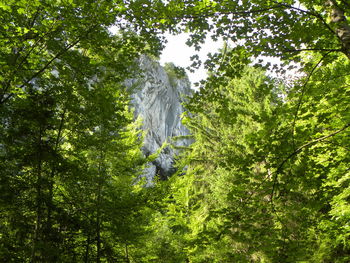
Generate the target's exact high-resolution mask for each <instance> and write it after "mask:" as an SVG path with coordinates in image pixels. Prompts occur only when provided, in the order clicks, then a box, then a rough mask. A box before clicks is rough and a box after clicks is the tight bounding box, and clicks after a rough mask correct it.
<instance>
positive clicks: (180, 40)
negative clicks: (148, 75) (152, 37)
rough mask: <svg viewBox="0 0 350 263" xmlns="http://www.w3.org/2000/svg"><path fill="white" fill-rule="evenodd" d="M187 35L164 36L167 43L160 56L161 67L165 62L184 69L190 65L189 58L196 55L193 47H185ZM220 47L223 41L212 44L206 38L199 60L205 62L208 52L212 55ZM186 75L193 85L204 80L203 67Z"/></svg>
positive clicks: (211, 41) (212, 42)
mask: <svg viewBox="0 0 350 263" xmlns="http://www.w3.org/2000/svg"><path fill="white" fill-rule="evenodd" d="M188 35H189V34H187V33H182V34H179V35H176V36H173V35H170V34H166V35H165V36H166V38H167V40H168V43H167V44H166V47H165V49H164V50H163V52H162V55H161V56H160V64H161V65H164V63H166V62H173V63H174V64H175V66H178V67H183V68H186V67H188V66H190V65H191V64H192V63H191V60H190V57H191V56H192V55H194V54H196V51H195V49H194V47H189V46H187V45H186V40H187V38H188ZM222 46H223V41H220V40H218V41H217V42H214V41H213V40H212V39H211V38H210V37H208V38H207V40H206V42H205V43H204V45H203V46H202V49H201V50H200V51H199V53H198V55H199V58H200V59H201V60H202V61H205V60H206V58H207V54H208V53H209V52H212V53H214V52H215V51H217V50H218V49H219V48H221V47H222ZM187 75H188V77H189V79H190V81H191V83H192V84H193V83H195V82H198V81H200V80H201V79H204V78H205V77H206V71H205V69H204V67H203V66H201V67H200V68H199V69H198V70H196V71H195V72H194V73H191V72H189V71H187Z"/></svg>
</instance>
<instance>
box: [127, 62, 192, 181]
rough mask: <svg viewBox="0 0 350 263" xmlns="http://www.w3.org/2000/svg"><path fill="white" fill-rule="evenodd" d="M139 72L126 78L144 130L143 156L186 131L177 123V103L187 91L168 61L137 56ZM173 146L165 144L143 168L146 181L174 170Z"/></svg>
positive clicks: (185, 142) (183, 79)
mask: <svg viewBox="0 0 350 263" xmlns="http://www.w3.org/2000/svg"><path fill="white" fill-rule="evenodd" d="M139 65H140V69H141V71H142V73H141V76H140V77H137V78H133V79H130V80H128V82H127V86H129V87H132V92H133V95H132V104H133V106H134V108H135V116H141V118H142V120H143V129H144V130H145V131H146V137H145V142H144V146H143V149H142V150H143V152H144V154H145V155H146V156H148V155H150V154H152V153H155V152H156V151H157V150H158V149H159V148H160V147H161V146H162V145H163V143H164V142H166V141H167V142H170V141H171V138H172V137H176V136H185V135H188V134H189V133H188V130H187V129H186V128H185V127H184V126H183V125H182V123H181V114H182V113H183V112H184V108H183V106H182V105H181V103H182V102H183V99H184V98H185V96H186V95H189V94H190V93H191V88H190V82H189V80H188V78H187V76H186V75H185V74H184V73H181V72H179V70H178V69H177V68H176V67H175V66H174V65H172V64H168V65H167V66H166V67H162V66H160V65H159V63H158V62H156V61H154V60H152V59H150V58H149V57H147V56H142V57H141V58H140V60H139ZM174 144H175V145H176V146H186V145H188V144H189V140H188V139H180V140H176V141H175V142H174ZM175 153H176V150H174V149H173V148H171V147H165V148H164V149H163V150H162V151H161V153H160V155H159V156H158V158H157V159H156V160H155V161H154V162H152V163H151V164H150V165H149V167H148V168H147V169H146V171H145V176H146V178H147V181H148V182H151V181H152V180H153V178H154V177H155V176H156V175H158V176H159V177H160V178H165V177H167V176H169V175H171V174H172V173H173V172H174V168H173V162H174V154H175Z"/></svg>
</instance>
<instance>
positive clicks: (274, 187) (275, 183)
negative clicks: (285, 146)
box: [271, 123, 350, 202]
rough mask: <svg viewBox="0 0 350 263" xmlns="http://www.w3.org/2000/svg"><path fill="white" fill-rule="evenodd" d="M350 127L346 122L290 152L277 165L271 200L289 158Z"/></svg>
mask: <svg viewBox="0 0 350 263" xmlns="http://www.w3.org/2000/svg"><path fill="white" fill-rule="evenodd" d="M349 127H350V123H348V124H346V125H345V126H344V127H343V128H341V129H339V130H337V131H335V132H332V133H330V134H328V135H325V136H322V137H320V138H317V139H315V140H313V141H311V142H308V143H305V144H304V145H302V146H300V147H299V148H298V149H296V150H295V151H294V152H292V153H291V154H289V155H288V156H287V158H285V159H284V160H283V161H282V162H281V164H280V165H279V166H278V167H277V170H276V172H275V175H274V179H273V186H272V191H271V202H273V196H274V193H275V189H276V185H277V177H278V174H279V173H281V171H282V168H283V165H284V164H285V163H286V162H287V161H288V160H289V159H291V158H292V157H294V156H295V155H297V154H299V153H300V152H301V151H302V150H303V149H304V148H306V147H309V146H311V145H314V144H316V143H318V142H321V141H324V140H326V139H328V138H330V137H333V136H334V135H336V134H339V133H341V132H342V131H344V130H346V129H347V128H349Z"/></svg>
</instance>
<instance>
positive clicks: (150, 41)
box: [0, 0, 350, 263]
mask: <svg viewBox="0 0 350 263" xmlns="http://www.w3.org/2000/svg"><path fill="white" fill-rule="evenodd" d="M349 15H350V5H349V3H348V2H347V1H343V0H319V1H310V0H302V1H294V0H285V1H281V0H276V1H273V0H271V1H261V0H242V1H226V0H217V1H210V0H202V1H197V0H196V1H192V0H189V1H177V0H169V1H151V0H135V1H118V0H115V1H107V0H106V1H105V0H97V1H96V0H95V1H92V0H91V1H86V0H84V1H81V0H62V1H49V0H47V1H46V0H43V1H40V0H32V1H27V0H17V1H14V0H0V18H1V20H0V44H1V45H0V192H1V194H0V261H1V262H164V263H165V262H193V263H194V262H266V263H267V262H276V263H277V262H310V263H311V262H315V263H319V262H324V263H326V262H327V263H328V262H329V263H330V262H332V263H333V262H336V263H345V262H349V261H350V226H349V222H350V203H349V201H350V185H349V183H350V171H349V163H350V154H349V147H350V145H349V141H350V140H349V139H350V138H349V137H350V136H349V130H350V128H349V126H350V108H349V105H350V101H349V98H350V88H349V87H350V73H349V72H350V63H349V57H350V19H349V18H348V16H349ZM111 26H115V27H116V28H117V34H116V35H112V34H111V33H110V32H109V28H110V27H111ZM165 31H170V32H172V33H174V34H175V33H179V32H182V31H187V32H190V34H191V35H190V39H189V44H190V45H194V46H195V47H196V48H200V45H201V44H202V43H203V41H204V39H205V37H206V36H207V34H209V33H210V34H211V37H212V38H214V39H217V38H223V39H225V40H231V41H233V43H234V45H233V47H232V48H228V47H227V46H225V47H224V48H223V49H222V50H220V52H218V53H217V54H212V55H211V59H210V60H209V61H206V62H205V64H206V67H207V68H208V69H210V74H209V75H208V79H207V80H206V81H205V82H203V83H202V86H201V88H200V90H199V91H198V92H196V93H195V94H194V95H193V97H192V98H190V99H189V101H188V102H187V104H186V108H187V109H188V112H187V113H186V114H185V116H184V124H185V125H186V126H187V127H188V129H189V130H190V131H191V136H192V137H193V139H194V140H193V141H194V143H193V144H192V145H190V146H189V147H188V148H186V149H184V148H182V149H181V151H180V152H179V153H180V154H179V156H178V157H177V164H176V166H177V174H176V175H174V176H172V177H171V178H169V179H168V180H167V181H159V182H158V181H155V182H154V185H153V186H152V187H144V186H143V185H144V183H143V182H142V180H141V181H140V180H139V177H140V175H141V174H142V170H143V168H144V167H145V165H146V163H147V161H148V160H147V159H146V158H145V157H144V156H143V155H142V153H141V150H140V149H141V146H142V133H141V132H140V123H138V122H137V121H136V122H135V121H134V120H133V114H132V112H130V109H129V94H128V93H127V91H126V88H125V87H124V85H123V81H124V80H125V79H127V78H129V77H130V76H131V75H132V74H133V72H132V69H133V68H137V65H136V63H135V60H136V59H137V57H138V56H139V55H140V54H144V53H148V54H151V55H153V56H157V55H159V52H160V50H161V47H162V45H163V43H162V39H161V37H160V35H159V34H160V33H162V32H165ZM260 55H267V56H274V57H278V58H280V59H281V60H282V61H283V62H284V63H285V64H286V65H290V63H291V62H299V63H300V64H299V65H298V67H299V69H300V72H301V75H300V76H302V77H299V78H295V79H291V80H287V79H274V78H272V77H268V76H267V75H266V73H265V71H264V70H266V69H267V68H269V64H268V65H267V67H264V66H262V65H260V62H257V59H256V58H257V57H258V56H260ZM193 58H194V64H197V65H198V63H200V61H196V58H197V57H196V55H195V54H194V57H193ZM252 61H254V62H252ZM270 68H274V69H277V71H278V72H283V71H286V70H288V69H287V68H286V67H280V66H278V65H271V67H270ZM167 70H168V73H169V74H170V75H171V77H172V78H177V76H178V75H179V74H180V75H182V74H183V70H181V69H179V68H177V67H175V66H174V65H171V64H168V66H167ZM152 158H153V157H152Z"/></svg>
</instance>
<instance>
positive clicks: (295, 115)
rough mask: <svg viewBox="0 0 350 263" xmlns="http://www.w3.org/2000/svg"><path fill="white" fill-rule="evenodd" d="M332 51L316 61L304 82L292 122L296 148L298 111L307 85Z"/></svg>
mask: <svg viewBox="0 0 350 263" xmlns="http://www.w3.org/2000/svg"><path fill="white" fill-rule="evenodd" d="M331 52H333V51H328V52H327V53H326V54H324V55H323V56H322V58H321V59H320V60H319V61H318V62H317V63H316V65H315V66H314V67H313V68H312V70H311V71H310V73H309V74H308V76H307V78H306V81H305V83H304V84H303V86H302V91H301V94H300V97H299V101H298V105H297V108H296V111H295V114H294V119H293V124H292V140H293V149H294V150H295V139H294V138H295V123H296V121H297V118H298V113H299V110H300V107H301V104H302V102H303V97H304V94H305V92H306V86H307V84H308V83H309V81H310V78H311V76H312V74H313V73H314V72H315V70H316V69H317V67H318V66H319V65H320V64H321V63H322V61H323V60H324V59H325V58H326V56H328V55H329V54H330V53H331Z"/></svg>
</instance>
